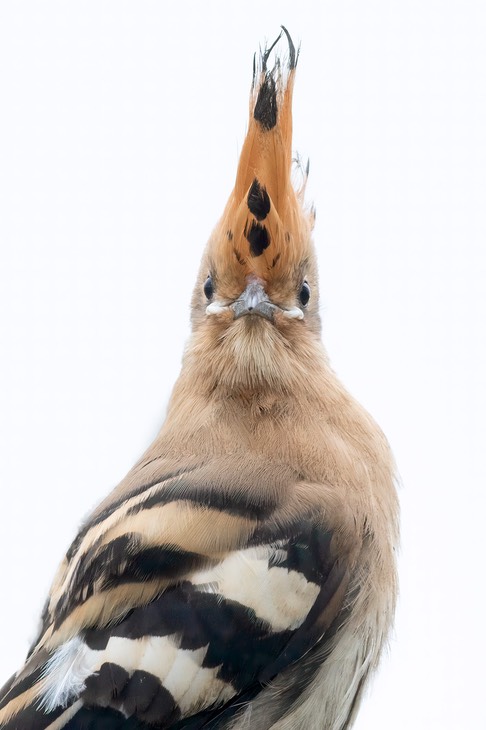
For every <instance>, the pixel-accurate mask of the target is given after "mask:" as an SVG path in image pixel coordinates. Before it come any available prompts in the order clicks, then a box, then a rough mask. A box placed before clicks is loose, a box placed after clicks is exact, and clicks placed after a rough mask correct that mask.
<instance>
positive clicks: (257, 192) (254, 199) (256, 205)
mask: <svg viewBox="0 0 486 730" xmlns="http://www.w3.org/2000/svg"><path fill="white" fill-rule="evenodd" d="M247 202H248V208H249V209H250V212H251V213H253V215H254V216H255V218H256V219H257V220H258V221H262V220H263V219H264V218H266V217H267V215H268V214H269V212H270V198H269V197H268V193H267V191H266V189H265V187H264V186H262V185H260V183H259V182H258V180H257V179H256V178H255V179H254V180H253V182H252V184H251V188H250V191H249V193H248V201H247Z"/></svg>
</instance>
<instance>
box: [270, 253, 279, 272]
mask: <svg viewBox="0 0 486 730" xmlns="http://www.w3.org/2000/svg"><path fill="white" fill-rule="evenodd" d="M279 258H280V252H279V253H278V254H277V255H276V256H275V257H274V259H273V261H272V266H271V268H272V269H274V268H275V266H276V265H277V261H278V260H279Z"/></svg>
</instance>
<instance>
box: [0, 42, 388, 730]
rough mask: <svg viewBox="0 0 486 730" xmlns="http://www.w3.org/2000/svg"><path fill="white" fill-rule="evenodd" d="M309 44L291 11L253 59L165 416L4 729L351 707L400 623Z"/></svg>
mask: <svg viewBox="0 0 486 730" xmlns="http://www.w3.org/2000/svg"><path fill="white" fill-rule="evenodd" d="M282 38H286V39H287V43H288V51H287V54H286V56H285V58H284V57H283V56H282V57H279V56H278V54H277V52H276V50H275V47H276V45H277V42H278V41H279V40H281V39H282ZM272 54H275V56H276V58H275V60H274V63H273V65H272V66H270V65H269V59H270V57H271V56H272ZM297 59H298V52H296V49H295V47H294V45H293V43H292V40H291V38H290V36H289V34H288V32H287V30H286V29H285V28H282V32H281V34H280V36H279V38H277V41H275V43H274V44H273V45H272V46H271V47H270V48H267V49H265V50H264V51H263V52H262V53H261V54H260V56H259V59H258V63H257V64H255V63H254V72H253V84H252V91H251V95H250V118H249V126H248V132H247V135H246V139H245V142H244V145H243V148H242V151H241V156H240V160H239V164H238V170H237V175H236V182H235V186H234V189H233V191H232V193H231V195H230V198H229V200H228V203H227V205H226V208H225V210H224V213H223V216H222V218H221V220H220V222H219V223H218V225H217V226H216V228H215V230H214V232H213V234H212V235H211V238H210V240H209V242H208V244H207V247H206V249H205V251H204V254H203V258H202V262H201V267H200V271H199V275H198V278H197V282H196V286H195V289H194V295H193V298H192V319H191V321H192V333H191V337H190V341H189V344H188V347H187V350H186V353H185V355H184V359H183V364H182V370H181V374H180V376H179V379H178V381H177V383H176V385H175V387H174V391H173V393H172V397H171V400H170V403H169V407H168V412H167V417H166V420H165V423H164V424H163V426H162V429H161V431H160V433H159V435H158V436H157V438H156V439H155V441H154V443H153V444H152V445H151V446H150V447H149V448H148V450H147V451H146V453H145V454H144V455H143V457H142V458H141V459H140V461H139V462H138V463H137V464H136V465H135V466H134V467H133V469H132V470H131V471H130V472H129V474H128V475H127V476H126V478H125V479H124V480H123V481H122V482H121V483H120V484H119V485H118V486H117V487H116V489H115V490H114V491H113V492H112V493H111V494H110V495H109V496H108V497H106V499H105V500H104V501H103V502H102V503H101V504H100V505H99V507H98V508H97V509H95V510H94V512H93V513H92V514H91V516H90V517H89V519H88V520H87V521H86V522H85V524H84V525H83V526H82V528H81V529H80V531H79V533H78V535H77V537H76V538H75V540H74V542H73V543H72V545H71V547H70V548H69V550H68V552H67V554H66V556H65V558H64V560H63V562H62V563H61V565H60V567H59V569H58V572H57V575H56V576H55V579H54V582H53V585H52V588H51V591H50V594H49V597H48V600H47V603H46V605H45V608H44V611H43V614H42V619H41V628H40V631H39V634H38V636H37V638H36V640H35V641H34V643H33V645H32V648H31V649H30V652H29V654H28V657H27V659H26V662H25V664H24V666H23V667H22V668H21V669H20V671H19V672H18V673H17V674H16V675H15V676H14V677H13V678H12V679H11V680H10V681H9V682H8V683H7V684H6V686H5V687H4V688H3V690H2V691H1V693H0V728H1V729H2V730H61V729H64V730H81V729H84V730H87V729H88V728H104V729H106V730H116V729H117V728H120V729H122V728H124V729H126V730H128V729H129V728H132V729H135V728H138V729H139V730H142V729H146V730H149V728H159V729H161V728H172V729H174V730H175V729H176V728H177V730H182V729H186V730H189V729H191V730H196V728H211V729H216V728H217V729H218V730H225V729H227V730H229V729H230V728H231V730H237V729H239V728H251V729H252V730H270V728H273V729H275V730H276V729H277V728H278V730H299V729H302V730H344V729H345V728H350V727H351V725H352V723H353V720H354V718H355V716H356V712H357V708H358V705H359V702H360V698H361V696H362V693H363V688H364V686H365V684H366V680H367V678H368V677H369V675H370V674H371V673H372V671H373V670H374V669H375V668H376V666H377V663H378V660H379V657H380V654H381V652H382V649H383V646H384V644H385V643H386V639H387V636H388V635H389V631H390V626H391V623H392V618H393V613H394V607H395V600H396V567H395V558H394V550H395V547H396V543H397V539H398V524H397V523H398V518H397V514H398V507H397V496H396V490H395V486H394V463H393V459H392V456H391V454H390V450H389V447H388V444H387V441H386V439H385V437H384V436H383V434H382V432H381V431H380V429H379V428H378V426H377V425H376V424H375V423H374V421H373V420H372V418H371V417H370V416H369V415H368V414H367V413H366V411H365V410H364V409H363V408H362V407H361V406H360V405H359V404H358V403H357V402H356V401H355V400H354V399H353V398H352V397H351V396H350V395H349V394H348V393H347V392H346V390H345V389H344V387H343V386H342V385H341V383H340V382H339V380H338V379H337V377H336V375H335V374H334V373H333V371H332V370H331V369H330V366H329V363H328V358H327V355H326V353H325V350H324V349H323V346H322V344H321V340H320V330H321V325H320V318H319V291H318V278H317V262H316V254H315V250H314V246H313V242H312V229H313V222H314V220H313V219H314V215H313V212H312V210H309V209H307V208H306V207H305V205H304V188H305V179H306V175H304V178H305V179H304V183H303V185H302V187H301V188H300V189H298V190H296V189H294V187H293V185H292V183H291V179H290V176H291V167H292V153H291V145H292V111H291V105H292V89H293V84H294V76H295V69H296V65H297Z"/></svg>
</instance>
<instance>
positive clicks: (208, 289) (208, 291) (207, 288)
mask: <svg viewBox="0 0 486 730" xmlns="http://www.w3.org/2000/svg"><path fill="white" fill-rule="evenodd" d="M204 293H205V295H206V299H211V297H212V296H213V294H214V288H213V280H212V278H211V276H208V278H207V279H206V281H205V282H204Z"/></svg>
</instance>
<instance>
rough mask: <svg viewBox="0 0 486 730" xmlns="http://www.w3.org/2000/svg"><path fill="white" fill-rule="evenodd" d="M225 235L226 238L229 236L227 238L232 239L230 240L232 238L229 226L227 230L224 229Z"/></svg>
mask: <svg viewBox="0 0 486 730" xmlns="http://www.w3.org/2000/svg"><path fill="white" fill-rule="evenodd" d="M226 235H227V236H228V238H229V240H230V241H232V240H233V231H230V229H229V228H228V230H227V231H226Z"/></svg>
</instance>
